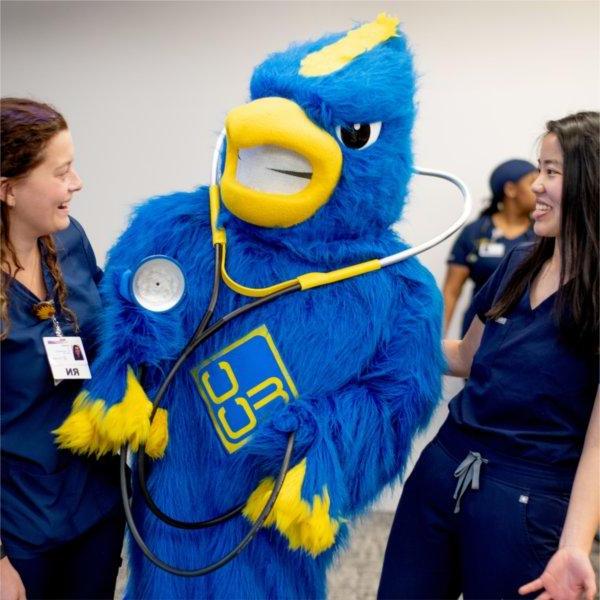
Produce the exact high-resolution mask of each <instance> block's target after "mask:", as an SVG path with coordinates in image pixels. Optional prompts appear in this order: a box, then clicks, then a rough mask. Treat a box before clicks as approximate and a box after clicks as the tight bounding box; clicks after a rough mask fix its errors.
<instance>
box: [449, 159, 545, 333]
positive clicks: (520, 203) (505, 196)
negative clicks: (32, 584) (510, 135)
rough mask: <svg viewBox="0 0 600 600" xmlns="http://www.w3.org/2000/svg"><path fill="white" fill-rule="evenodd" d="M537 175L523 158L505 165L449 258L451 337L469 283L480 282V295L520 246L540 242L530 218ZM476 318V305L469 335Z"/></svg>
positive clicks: (466, 318)
mask: <svg viewBox="0 0 600 600" xmlns="http://www.w3.org/2000/svg"><path fill="white" fill-rule="evenodd" d="M536 175H537V169H536V167H535V166H534V165H533V164H532V163H530V162H528V161H526V160H519V159H512V160H508V161H506V162H503V163H502V164H500V165H498V166H497V167H496V168H495V169H494V171H493V172H492V175H491V176H490V188H491V191H492V200H491V201H490V204H489V206H488V207H487V208H485V209H484V210H483V211H482V212H481V214H480V215H479V218H477V219H476V220H475V221H473V222H472V223H470V224H469V225H467V226H466V227H465V228H464V229H463V230H462V231H461V233H460V235H459V236H458V238H457V239H456V241H455V242H454V246H453V247H452V250H451V252H450V256H449V257H448V261H447V262H448V270H447V271H446V279H445V281H444V287H443V290H442V292H443V295H444V331H445V332H446V333H447V332H448V328H449V326H450V322H451V320H452V316H453V314H454V309H455V307H456V303H457V301H458V298H459V297H460V294H461V292H462V289H463V286H464V284H465V282H466V281H467V279H472V280H473V283H474V284H475V287H474V289H473V296H472V297H475V295H476V294H477V292H478V291H479V290H480V289H481V287H482V286H483V284H484V283H485V282H486V281H487V280H488V279H489V277H490V275H491V274H492V273H493V272H494V271H495V270H496V268H497V267H498V265H499V264H500V262H501V261H502V259H503V258H504V256H505V255H506V254H507V253H508V252H509V251H510V250H511V249H512V248H513V247H514V246H517V245H518V244H522V243H523V242H528V241H532V240H533V239H534V237H535V235H534V233H533V229H532V228H531V226H532V223H531V217H530V215H531V213H532V211H533V209H534V207H535V196H534V195H533V192H532V191H531V184H532V182H533V180H534V179H535V177H536ZM474 314H475V313H474V311H473V306H472V302H471V304H470V306H469V307H468V308H467V310H466V312H465V314H464V318H463V324H462V335H463V336H464V334H465V333H466V332H467V329H468V327H469V325H470V324H471V321H472V320H473V316H474Z"/></svg>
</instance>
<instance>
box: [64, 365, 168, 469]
mask: <svg viewBox="0 0 600 600" xmlns="http://www.w3.org/2000/svg"><path fill="white" fill-rule="evenodd" d="M151 412H152V402H150V400H149V399H148V396H146V393H145V392H144V390H143V388H142V386H141V385H140V383H139V382H138V380H137V378H136V376H135V374H134V373H133V370H132V369H131V367H127V383H126V388H125V394H124V396H123V398H122V400H121V401H120V402H118V403H117V404H114V405H113V406H111V407H110V408H109V409H108V410H106V403H105V401H104V400H101V399H97V400H93V399H92V398H91V397H90V396H89V394H88V392H86V391H83V392H81V393H80V394H79V395H78V396H77V398H76V399H75V401H74V402H73V409H72V411H71V414H70V415H69V416H68V417H67V418H66V419H65V421H64V422H63V424H62V425H61V426H60V427H59V428H58V429H56V430H54V431H53V432H52V433H54V434H55V435H56V441H57V443H58V445H59V447H60V448H66V449H68V450H71V451H72V452H76V453H79V454H97V455H98V456H101V455H102V454H106V453H108V452H113V453H115V452H118V451H119V450H120V448H121V446H122V445H123V444H125V443H129V445H130V446H131V448H132V450H134V451H136V450H138V448H139V446H140V444H142V443H143V444H147V446H148V447H147V448H146V453H147V454H148V456H150V457H152V458H158V457H160V456H162V455H163V454H164V451H165V448H166V446H167V443H168V441H169V434H168V423H167V411H166V410H164V409H158V411H157V413H156V415H155V417H154V420H153V421H152V424H150V414H151Z"/></svg>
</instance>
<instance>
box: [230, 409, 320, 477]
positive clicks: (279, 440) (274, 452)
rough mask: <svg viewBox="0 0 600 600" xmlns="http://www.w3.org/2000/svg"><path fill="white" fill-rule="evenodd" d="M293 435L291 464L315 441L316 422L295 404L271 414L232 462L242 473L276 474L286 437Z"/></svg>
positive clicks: (309, 411)
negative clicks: (234, 462) (235, 462)
mask: <svg viewBox="0 0 600 600" xmlns="http://www.w3.org/2000/svg"><path fill="white" fill-rule="evenodd" d="M292 432H293V433H294V434H295V436H294V453H293V455H292V461H291V462H292V464H295V463H297V462H300V460H302V458H304V457H305V456H306V454H307V452H308V451H309V450H310V448H311V447H312V446H313V444H314V442H315V440H316V439H317V438H318V425H317V420H316V418H315V416H314V414H313V412H312V410H311V407H310V405H309V404H308V403H306V402H302V401H300V400H295V401H293V402H290V403H289V404H287V405H286V406H285V407H284V408H283V409H282V410H280V411H279V412H277V413H275V414H274V415H273V416H272V417H271V418H270V419H269V420H268V421H267V422H265V423H264V425H262V426H261V427H260V428H259V429H258V431H256V432H255V433H254V434H253V435H252V438H251V439H250V441H249V442H248V443H247V444H246V445H245V446H243V447H242V448H241V449H240V450H238V451H237V452H236V454H235V457H234V460H235V461H237V463H238V465H237V468H238V469H239V470H241V471H244V472H253V473H258V474H259V475H258V476H259V477H262V476H264V475H276V474H277V473H279V469H280V467H281V461H282V460H283V457H284V455H285V450H286V447H287V443H288V438H289V435H290V433H292Z"/></svg>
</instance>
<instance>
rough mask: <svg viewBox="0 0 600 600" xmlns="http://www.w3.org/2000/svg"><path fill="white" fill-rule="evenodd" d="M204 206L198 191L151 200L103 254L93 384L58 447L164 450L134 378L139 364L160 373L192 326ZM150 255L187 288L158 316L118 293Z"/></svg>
mask: <svg viewBox="0 0 600 600" xmlns="http://www.w3.org/2000/svg"><path fill="white" fill-rule="evenodd" d="M206 205H207V193H206V190H205V189H201V190H198V191H197V192H194V193H178V194H173V195H171V196H166V197H162V198H156V199H153V200H150V201H149V202H147V203H145V204H143V205H141V206H140V207H139V208H138V209H137V210H136V212H135V213H134V216H133V219H132V220H131V223H130V225H129V227H128V228H127V230H126V231H125V232H124V233H123V235H122V236H121V237H120V239H119V240H118V242H117V243H116V245H115V246H114V247H113V248H112V250H111V251H110V253H109V260H108V263H107V268H106V273H105V276H104V278H103V281H102V285H101V295H102V298H103V302H104V314H103V316H102V327H101V336H102V337H101V340H100V351H99V354H98V357H97V359H96V361H94V364H93V365H92V376H93V378H92V380H91V381H90V382H89V383H88V384H87V385H86V386H85V388H84V390H83V391H82V392H81V393H80V394H79V395H78V396H77V398H76V399H75V401H74V404H73V409H72V412H71V414H70V415H69V417H67V419H66V420H65V422H64V423H63V424H62V425H61V426H60V427H59V428H58V429H57V430H56V431H55V434H56V440H57V443H58V444H59V446H61V447H63V448H68V449H70V450H72V451H74V452H78V453H88V454H89V453H95V454H98V455H101V454H104V453H106V452H111V451H112V452H116V451H117V450H118V449H119V448H120V446H121V445H122V444H124V443H129V444H131V445H132V447H133V448H134V449H137V447H138V446H139V444H141V443H144V444H145V445H146V452H147V453H148V454H149V455H150V456H155V457H156V456H161V455H162V453H163V452H164V449H165V447H166V444H167V441H168V433H167V416H166V412H165V411H164V410H163V409H159V411H158V413H157V414H156V415H155V418H154V419H153V421H152V423H150V419H149V417H150V413H151V410H152V405H151V402H150V400H149V399H148V397H147V396H146V394H145V392H144V390H143V389H142V387H141V385H140V384H139V382H138V381H137V378H136V375H135V372H136V371H137V369H138V367H140V366H155V367H160V366H161V364H164V361H168V360H173V359H174V358H176V357H177V355H178V354H179V352H180V350H181V348H182V347H183V346H184V345H185V343H186V341H187V339H188V337H189V336H190V335H191V331H192V329H191V328H192V327H193V324H192V323H191V322H190V323H188V322H187V321H186V317H185V315H186V313H187V314H189V313H190V312H191V313H192V314H194V315H196V314H197V312H194V311H193V310H192V309H191V308H190V305H192V306H193V305H194V303H195V302H196V301H197V297H198V296H202V295H203V293H205V294H204V295H206V296H207V297H208V285H209V282H208V280H209V279H210V277H209V278H207V283H206V284H205V285H204V288H206V289H203V287H202V285H201V283H202V282H196V281H194V282H193V283H192V285H190V278H193V273H196V272H206V271H198V264H197V263H198V262H202V260H203V258H206V260H207V261H210V253H211V247H210V238H209V232H210V229H209V226H208V214H207V210H206ZM155 254H160V255H166V256H169V257H171V258H174V259H175V260H178V262H179V263H180V264H181V265H183V268H184V275H185V276H186V283H187V284H188V285H187V288H188V291H187V293H186V296H185V297H184V299H183V301H182V302H181V303H180V304H179V305H178V306H177V307H175V308H174V309H173V310H171V311H168V312H165V313H156V312H150V311H147V310H144V309H142V308H141V307H139V306H138V305H137V304H135V303H134V302H132V301H131V300H129V299H127V298H125V297H123V296H122V295H121V294H120V291H119V290H120V282H121V277H122V276H123V273H125V272H126V271H127V270H134V269H135V268H136V267H137V265H138V264H139V262H140V261H141V260H143V259H144V258H146V257H148V256H151V255H155ZM209 272H210V271H209ZM190 288H191V290H192V292H193V294H191V293H190V291H189V290H190ZM192 296H193V297H192Z"/></svg>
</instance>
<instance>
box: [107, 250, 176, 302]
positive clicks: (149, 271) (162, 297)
mask: <svg viewBox="0 0 600 600" xmlns="http://www.w3.org/2000/svg"><path fill="white" fill-rule="evenodd" d="M119 291H120V293H121V295H122V296H123V297H125V298H127V299H128V300H131V301H133V302H135V303H136V304H137V305H138V306H140V307H142V308H143V309H145V310H149V311H151V312H166V311H168V310H171V309H172V308H175V307H176V306H177V305H178V304H179V303H180V302H181V299H182V298H183V295H184V293H185V277H184V275H183V271H182V270H181V267H180V266H179V264H178V263H177V262H176V261H175V260H173V259H172V258H169V257H168V256H148V257H147V258H145V259H144V260H142V261H141V262H140V263H139V265H138V266H137V268H136V269H135V271H133V272H132V271H131V270H128V271H125V273H123V275H122V276H121V283H120V286H119Z"/></svg>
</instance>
